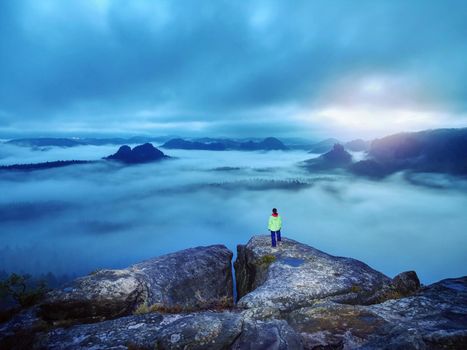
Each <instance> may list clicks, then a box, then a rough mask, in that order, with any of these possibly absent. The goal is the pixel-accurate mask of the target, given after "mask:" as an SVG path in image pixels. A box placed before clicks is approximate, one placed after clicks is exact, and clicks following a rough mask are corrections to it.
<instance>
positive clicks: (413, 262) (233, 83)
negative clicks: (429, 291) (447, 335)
mask: <svg viewBox="0 0 467 350" xmlns="http://www.w3.org/2000/svg"><path fill="white" fill-rule="evenodd" d="M466 62H467V1H464V0H444V1H441V0H440V1H435V0H388V1H377V0H359V1H350V0H349V1H336V0H314V1H311V0H310V1H308V0H307V1H305V0H303V1H299V0H297V1H290V0H283V1H282V0H279V1H233V0H232V1H226V0H211V1H207V0H196V1H194V0H193V1H190V0H170V1H169V0H153V1H144V0H134V1H123V0H121V1H119V0H94V1H91V0H89V1H85V0H67V1H61V0H56V1H51V0H0V141H6V140H8V139H12V138H25V137H39V136H47V137H68V138H71V137H91V136H96V137H97V136H98V137H131V136H145V137H147V138H148V140H150V141H153V144H154V146H156V147H160V146H161V144H162V143H163V142H162V141H161V142H159V140H164V142H165V141H167V138H152V139H149V137H153V136H167V135H179V136H180V137H184V138H196V137H216V138H219V137H224V136H225V137H230V138H236V139H237V138H238V139H243V138H245V139H246V138H264V137H277V138H278V139H280V140H282V141H283V142H284V143H286V144H288V145H289V146H297V145H296V144H293V145H292V143H288V142H291V141H290V140H292V139H294V138H300V139H301V140H302V141H303V145H301V146H300V147H301V148H300V147H291V148H292V149H289V150H283V151H279V150H274V151H260V150H257V149H256V150H254V151H242V148H241V147H237V148H235V150H225V151H201V150H181V149H167V148H166V149H164V148H161V150H163V151H164V152H165V153H167V154H168V155H169V156H173V157H174V159H170V160H169V159H164V160H162V161H160V162H154V163H147V164H139V165H132V166H128V165H127V164H124V165H122V164H119V163H118V162H113V161H107V160H102V157H104V156H108V155H110V154H113V153H115V152H116V151H117V150H118V147H119V145H113V144H101V143H99V142H100V141H96V140H94V141H96V142H95V143H94V144H92V143H89V144H80V143H79V142H78V141H76V140H74V141H70V140H65V141H63V140H61V141H62V142H69V143H73V142H74V143H75V144H73V147H58V146H57V145H52V146H50V145H45V146H44V145H39V146H38V145H33V146H31V145H27V144H26V145H24V144H22V143H21V142H17V143H7V142H0V166H2V165H12V164H19V163H22V164H24V163H38V162H46V161H50V162H53V161H58V160H91V161H95V162H91V163H87V164H80V165H70V166H67V167H62V168H52V169H46V170H37V171H15V170H12V169H11V168H10V169H5V168H2V169H0V277H2V274H3V273H4V272H7V273H10V272H28V273H32V274H43V273H47V272H49V271H50V272H52V273H54V274H56V275H62V274H68V277H69V276H70V275H74V274H84V273H88V272H90V271H92V270H95V269H98V268H117V267H122V266H126V265H128V264H131V263H135V262H137V261H140V260H141V259H145V258H150V257H153V256H156V255H160V254H164V253H168V252H172V251H175V250H178V249H183V248H187V247H192V246H197V245H209V244H219V243H221V244H226V245H227V246H228V247H229V248H230V249H232V250H235V246H236V244H239V243H245V242H246V241H247V240H248V239H249V238H250V237H251V236H252V235H253V234H258V233H267V228H266V223H267V218H268V216H269V214H270V210H271V208H272V207H277V208H279V212H280V213H281V215H282V216H283V220H284V229H283V233H284V235H285V236H287V237H290V238H294V239H297V240H300V241H302V242H305V243H307V244H310V245H312V246H315V247H316V248H318V249H322V250H324V251H327V252H330V253H332V254H336V255H343V256H351V257H354V258H357V259H361V260H363V261H365V262H366V263H368V264H370V265H371V266H372V267H374V268H376V269H379V270H381V271H382V272H384V273H386V274H387V275H389V276H391V277H393V276H394V275H396V274H397V273H399V272H401V271H403V270H411V269H414V270H416V271H417V272H418V274H419V276H420V278H421V280H422V282H423V283H431V282H434V281H437V280H440V279H442V278H448V277H458V276H461V275H466V274H467V252H466V248H465V247H467V236H466V232H467V231H466V229H465V228H466V227H467V215H466V210H465V208H467V196H466V193H467V181H466V180H465V174H467V157H466V153H465V149H466V147H464V145H466V144H467V142H466V140H467V138H466V137H465V135H467V129H465V130H455V131H452V130H441V131H439V132H435V133H433V134H430V133H427V134H426V135H425V134H421V135H418V136H417V137H414V138H411V136H410V135H409V136H407V135H402V136H400V135H399V136H400V137H395V138H394V139H389V140H386V141H383V142H380V148H379V150H380V151H381V150H382V151H381V152H379V153H378V152H376V153H377V154H382V155H383V156H382V157H381V158H384V156H386V155H387V154H390V155H393V156H394V157H393V158H391V157H389V158H390V159H389V161H392V163H391V162H389V161H388V164H389V165H388V166H387V169H386V168H384V166H385V164H382V165H380V164H378V163H377V162H371V161H369V162H367V163H365V162H362V163H363V166H362V167H361V168H360V169H363V170H364V171H366V174H368V173H369V174H370V175H375V174H376V175H379V174H383V175H384V176H386V175H387V176H386V177H384V176H383V175H381V177H378V176H375V178H376V179H371V180H370V179H367V178H365V177H359V176H355V175H352V173H351V172H347V171H345V170H343V169H339V170H335V169H326V168H325V171H323V172H319V171H315V170H316V168H315V170H313V169H311V168H312V167H311V166H309V169H305V168H304V167H303V166H302V165H303V163H301V162H303V161H305V160H307V159H309V158H312V157H318V156H319V155H318V154H310V153H308V151H309V150H310V148H307V147H308V146H310V145H311V144H312V143H313V142H315V141H320V140H321V139H324V138H329V137H334V138H337V139H339V140H342V141H349V140H352V139H356V138H363V139H364V140H371V139H373V138H375V137H381V136H385V135H388V134H392V133H396V132H403V131H416V130H425V129H432V128H433V129H434V128H462V127H466V126H467V64H466ZM141 139H142V138H140V140H141ZM133 140H134V139H133ZM155 140H157V142H155ZM272 140H273V142H276V140H274V139H272ZM427 140H428V141H427ZM42 141H43V140H42ZM242 141H244V140H242ZM269 141H271V139H269ZM295 141H296V140H295ZM135 142H136V141H135ZM144 142H145V141H144ZM180 142H183V141H180V140H178V141H176V142H175V143H178V144H180ZM226 142H228V141H226ZM277 142H278V141H277ZM360 142H361V143H363V145H364V147H366V146H367V144H366V143H365V142H364V141H362V140H360ZM398 142H400V143H402V147H400V149H399V150H397V151H396V152H385V151H386V147H388V148H389V149H390V151H391V150H392V149H391V147H395V148H397V146H398ZM304 145H305V146H304ZM394 145H395V146H394ZM420 145H422V146H420ZM440 145H441V146H440ZM131 146H135V144H131ZM250 146H251V144H250ZM146 147H151V146H149V145H146ZM331 147H332V145H331ZM423 147H424V148H423ZM337 148H338V147H337ZM126 149H127V150H128V148H126ZM338 149H340V148H338ZM420 149H422V151H423V152H425V153H422V151H420ZM427 150H428V151H427ZM419 151H420V153H417V152H419ZM320 152H321V151H320ZM430 152H431V153H430ZM342 153H343V154H344V155H346V153H345V150H344V149H343V148H342ZM369 154H370V153H369ZM427 154H428V155H429V157H426V158H424V157H423V156H424V155H425V156H426V155H427ZM352 155H353V157H354V158H353V160H354V161H358V160H361V159H363V158H365V157H366V156H367V155H368V154H364V152H358V153H357V152H354V153H352ZM405 156H407V159H403V161H402V163H403V165H404V166H406V167H405V168H404V167H403V166H401V163H400V162H399V161H400V160H401V158H403V157H405ZM322 160H323V158H318V160H312V161H311V164H313V162H314V161H317V162H318V163H317V164H318V165H322V163H319V161H322ZM404 161H405V163H404ZM349 162H350V160H349ZM375 163H376V165H375ZM53 164H56V163H53ZM60 164H62V163H60ZM49 165H50V164H49ZM62 165H63V164H62ZM315 165H316V164H315ZM352 165H354V164H352ZM360 165H362V164H361V163H360ZM346 166H348V169H350V167H351V165H350V164H347V163H346ZM410 166H412V168H410ZM36 167H37V166H36ZM310 169H311V170H310ZM318 170H319V169H318ZM321 170H322V169H321ZM402 170H408V171H407V172H405V171H402ZM410 170H415V171H418V173H416V172H410ZM378 171H379V172H378ZM422 171H430V172H433V173H430V174H426V173H421V172H422ZM462 176H464V177H462Z"/></svg>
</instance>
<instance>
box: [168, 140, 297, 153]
mask: <svg viewBox="0 0 467 350" xmlns="http://www.w3.org/2000/svg"><path fill="white" fill-rule="evenodd" d="M200 140H202V141H204V142H202V141H188V140H185V139H181V138H177V139H172V140H169V141H167V142H166V143H164V144H163V145H162V146H161V147H163V148H167V149H186V150H210V151H225V150H240V151H258V150H265V151H269V150H287V149H288V147H287V146H286V145H284V144H283V143H282V142H281V141H280V140H279V139H277V138H275V137H267V138H265V139H264V140H262V141H252V140H249V141H245V142H242V141H234V140H230V139H210V138H204V139H200Z"/></svg>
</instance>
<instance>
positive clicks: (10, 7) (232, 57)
mask: <svg viewBox="0 0 467 350" xmlns="http://www.w3.org/2000/svg"><path fill="white" fill-rule="evenodd" d="M466 11H467V3H466V2H465V1H455V0H449V1H444V2H434V1H433V2H426V1H415V0H414V1H391V2H382V1H359V2H358V3H355V2H346V1H331V2H330V1H313V2H311V1H300V2H289V1H274V2H266V1H254V2H238V1H157V2H151V1H138V2H126V1H117V0H115V1H112V0H109V1H105V0H102V1H98V0H96V1H88V2H82V1H67V2H61V1H41V2H36V1H26V0H25V1H2V2H1V4H0V51H1V53H2V54H1V56H0V76H1V77H2V78H1V79H0V122H1V125H0V128H4V129H5V128H6V127H7V125H8V123H9V124H10V125H9V126H10V129H8V130H10V131H15V126H16V128H18V127H21V126H22V125H30V127H31V128H38V127H39V126H40V127H41V128H43V129H47V128H49V129H50V128H52V129H58V130H60V128H63V129H66V126H67V125H69V123H74V124H73V125H74V126H75V127H77V128H80V127H81V128H86V127H91V128H92V127H94V128H96V127H97V128H99V127H102V126H106V125H108V124H107V123H108V122H112V123H123V124H122V125H125V123H128V122H129V121H131V122H134V123H141V124H140V126H139V127H138V126H136V127H135V126H134V125H133V126H132V128H133V130H134V129H138V128H140V129H141V130H143V129H145V128H147V127H150V128H154V129H157V127H158V126H160V124H157V123H162V124H164V123H170V122H176V121H178V122H180V121H181V122H184V121H196V122H200V121H202V122H204V123H206V125H204V126H203V127H204V128H205V129H206V130H208V131H214V132H223V131H224V130H226V126H225V124H226V123H227V124H229V123H233V124H236V125H235V128H237V129H238V130H242V129H245V128H247V127H245V125H247V123H246V122H248V119H249V118H257V117H258V113H259V116H260V119H261V118H268V117H270V118H271V116H270V115H268V113H266V112H265V111H264V110H263V108H265V107H278V108H279V107H281V106H287V105H293V106H295V108H297V109H301V108H307V107H309V106H310V105H312V104H313V103H317V101H318V100H319V98H318V97H319V95H320V93H321V91H322V90H323V89H324V88H325V87H326V86H328V85H329V83H330V82H332V81H334V80H335V79H337V78H339V77H340V76H342V75H346V74H349V72H367V71H369V72H373V71H377V72H383V73H384V74H394V73H397V74H399V73H400V74H404V75H406V76H409V77H416V79H417V80H418V81H419V82H420V84H424V85H426V86H429V90H430V92H433V91H434V94H435V95H436V97H437V98H439V99H440V100H441V102H442V103H444V104H445V105H447V106H449V108H452V109H457V110H461V111H465V107H466V106H465V96H466V95H467V88H466V84H465V83H464V82H465V80H466V78H467V68H466V66H465V64H464V63H465V62H464V60H463V58H464V57H466V56H467V44H466V41H465V37H467V24H466V22H465V13H466ZM284 116H286V115H280V113H279V115H274V116H272V118H273V119H278V118H283V117H284ZM28 123H29V124H28ZM145 123H146V124H145ZM148 123H149V124H148ZM151 123H156V124H151ZM169 126H170V125H169ZM187 127H188V128H190V125H187ZM123 128H124V126H123ZM296 129H297V126H294V125H291V124H289V125H287V126H285V127H284V128H281V130H282V131H284V132H285V131H287V130H296ZM227 131H229V129H228V128H227ZM256 131H257V130H250V133H254V132H256Z"/></svg>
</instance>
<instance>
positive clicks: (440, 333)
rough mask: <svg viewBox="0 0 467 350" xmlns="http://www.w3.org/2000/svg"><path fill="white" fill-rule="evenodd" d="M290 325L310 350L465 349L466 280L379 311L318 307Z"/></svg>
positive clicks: (293, 316)
mask: <svg viewBox="0 0 467 350" xmlns="http://www.w3.org/2000/svg"><path fill="white" fill-rule="evenodd" d="M288 322H289V324H290V326H291V327H292V328H293V329H294V330H295V331H296V332H298V333H299V334H300V335H301V338H302V342H303V344H304V346H305V348H307V349H328V348H332V349H356V348H358V349H466V348H467V277H463V278H458V279H448V280H443V281H440V282H438V283H434V284H432V285H430V286H428V287H426V288H424V289H422V290H421V291H419V292H418V293H417V294H415V295H413V296H410V297H406V298H401V299H392V300H388V301H386V302H384V303H381V304H375V305H367V306H364V305H345V304H337V303H334V302H330V301H320V302H317V303H315V304H314V305H313V306H310V307H305V308H302V309H297V310H295V311H293V312H291V313H290V314H289V315H288Z"/></svg>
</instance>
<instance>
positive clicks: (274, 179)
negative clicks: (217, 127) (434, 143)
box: [0, 140, 467, 284]
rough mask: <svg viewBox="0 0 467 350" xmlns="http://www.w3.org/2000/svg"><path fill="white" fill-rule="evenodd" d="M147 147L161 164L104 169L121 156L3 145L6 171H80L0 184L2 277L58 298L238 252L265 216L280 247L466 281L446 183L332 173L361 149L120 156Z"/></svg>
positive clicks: (465, 220)
mask: <svg viewBox="0 0 467 350" xmlns="http://www.w3.org/2000/svg"><path fill="white" fill-rule="evenodd" d="M125 141H128V140H121V141H119V143H125ZM145 141H151V142H152V143H151V144H152V145H154V146H156V147H157V148H158V149H159V150H161V151H162V152H163V154H165V156H167V157H166V159H163V160H162V161H156V162H143V163H141V164H131V165H128V164H122V162H115V161H105V160H103V158H104V157H109V155H112V154H116V152H117V150H119V147H120V145H119V144H115V143H117V142H114V143H109V144H106V143H104V142H98V141H93V142H90V141H88V142H79V143H77V144H72V145H70V144H66V145H63V144H60V143H58V144H57V141H56V140H55V141H54V142H55V143H52V144H51V143H50V142H48V143H46V144H45V145H44V144H35V145H31V144H27V145H24V144H18V143H11V142H4V143H2V144H0V165H2V166H6V165H12V164H53V163H50V162H56V161H58V160H60V161H76V162H77V163H76V164H71V165H69V166H60V167H52V168H47V167H45V168H41V169H39V170H35V171H13V170H12V169H10V170H8V171H7V170H6V169H2V170H0V193H1V195H0V221H1V229H0V230H1V243H0V270H1V271H2V274H3V275H6V274H8V273H11V272H18V273H28V274H31V275H33V276H47V274H48V276H49V277H48V279H49V280H52V281H54V282H53V284H55V283H57V284H58V283H60V282H63V281H64V280H67V279H71V278H73V277H76V276H80V275H84V274H87V273H90V272H91V271H95V270H97V269H101V268H121V267H124V266H128V265H130V264H132V263H135V262H137V261H141V260H144V259H146V258H151V257H154V256H158V255H162V254H165V253H168V252H173V251H177V250H181V249H185V248H189V247H195V246H200V245H210V244H217V243H223V244H225V245H226V246H227V247H228V248H229V249H231V250H232V251H235V250H236V245H237V244H238V243H239V242H245V241H247V240H248V239H249V237H251V236H252V235H254V234H266V233H268V231H267V219H268V215H269V213H270V210H271V208H273V207H276V208H278V210H279V212H280V213H281V215H282V217H283V220H284V223H283V235H284V236H285V237H288V238H292V239H296V240H299V241H301V242H304V243H306V244H309V245H311V246H313V247H316V248H318V249H321V250H324V251H327V252H330V253H331V254H334V255H338V256H352V257H355V258H357V259H359V260H362V261H365V262H367V263H368V264H369V265H370V266H372V267H373V268H375V269H377V270H380V271H382V272H383V273H385V274H387V275H388V276H394V275H396V274H397V273H399V272H400V271H406V270H415V271H417V273H418V275H419V276H420V279H421V282H422V283H424V284H428V283H432V282H434V281H437V280H440V279H443V278H447V277H450V276H460V275H465V274H466V273H467V270H466V266H467V264H466V255H465V227H466V226H467V216H466V215H465V208H466V207H467V195H466V194H467V182H466V180H465V178H464V177H462V176H457V175H456V174H452V172H451V171H443V172H438V173H437V172H424V171H418V172H409V171H404V169H403V168H397V169H396V168H394V169H395V170H394V171H390V172H388V173H387V174H384V176H379V174H378V176H360V175H359V174H356V173H355V172H352V171H348V169H347V168H344V167H343V166H341V165H342V164H341V163H340V162H341V161H342V159H343V161H344V163H345V162H346V161H347V160H346V159H347V158H348V157H349V156H347V154H348V155H350V157H351V159H352V160H353V161H354V164H355V162H358V161H361V160H364V159H366V157H367V153H365V152H368V150H365V149H364V148H365V144H361V143H360V144H359V143H358V142H354V143H353V144H348V145H346V146H345V149H344V147H342V149H341V148H339V147H338V148H337V149H336V147H334V149H333V145H334V143H335V141H336V140H330V141H328V142H327V143H326V142H324V144H323V143H321V144H316V148H315V149H314V150H313V149H311V152H313V153H309V152H310V147H309V146H308V145H302V147H300V146H297V144H294V145H292V144H291V143H290V142H289V143H287V142H284V143H285V144H286V146H284V149H272V150H269V149H261V148H262V147H263V146H264V145H265V143H264V142H263V143H261V142H262V141H258V142H257V141H249V143H247V142H245V143H238V142H237V143H230V144H228V145H227V146H225V144H224V146H219V144H221V143H219V142H218V143H217V144H216V145H215V146H214V147H215V149H214V150H210V149H205V148H207V147H206V146H204V145H206V144H211V143H212V142H215V141H213V140H207V143H206V140H204V143H203V140H201V143H200V141H199V140H198V141H196V142H198V143H199V144H196V142H188V141H184V142H183V143H181V142H180V141H178V142H179V143H178V146H177V143H176V142H173V141H172V143H171V145H172V147H162V148H161V147H160V146H161V145H163V141H162V140H158V141H157V142H156V140H138V141H137V143H129V145H130V147H128V149H129V150H128V149H123V151H122V152H131V149H132V148H133V150H134V149H135V147H136V146H138V145H139V144H141V143H140V142H145ZM166 141H167V140H166ZM42 142H43V141H42ZM272 144H274V145H275V146H274V147H276V146H277V144H275V143H274V142H273V143H272ZM174 145H175V146H174ZM245 145H246V146H245ZM355 146H359V147H357V148H355ZM148 147H149V146H148ZM151 147H152V146H151ZM151 147H149V148H151ZM280 147H281V148H282V146H280ZM183 148H188V149H183ZM199 148H201V149H199ZM203 148H204V149H203ZM247 148H248V149H247ZM355 149H357V151H355ZM121 150H122V149H121ZM149 151H151V150H149ZM119 152H120V151H119ZM326 152H327V153H326ZM340 152H345V154H344V157H342V155H341V153H340ZM322 154H324V156H323V155H322ZM169 157H170V158H169ZM109 158H111V157H109ZM47 162H49V163H47ZM329 162H331V164H332V165H333V166H329V164H330V163H329ZM336 162H337V163H336ZM323 164H324V165H323ZM391 164H394V163H391ZM397 164H401V163H400V162H399V163H397ZM417 164H418V163H417ZM398 166H399V165H398ZM417 166H419V165H417ZM449 169H451V168H449ZM455 169H458V167H457V168H455ZM23 170H24V169H23ZM26 170H34V169H26ZM350 170H352V169H350ZM422 170H423V169H422ZM366 175H367V174H366ZM370 175H371V174H370Z"/></svg>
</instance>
